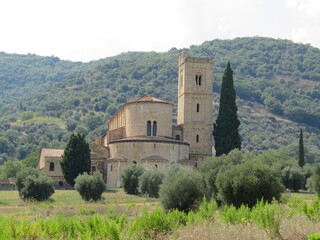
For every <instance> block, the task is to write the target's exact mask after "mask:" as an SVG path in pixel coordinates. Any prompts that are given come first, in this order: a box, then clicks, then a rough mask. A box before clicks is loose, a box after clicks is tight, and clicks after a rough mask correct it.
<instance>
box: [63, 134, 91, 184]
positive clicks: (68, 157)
mask: <svg viewBox="0 0 320 240" xmlns="http://www.w3.org/2000/svg"><path fill="white" fill-rule="evenodd" d="M60 165H61V170H62V173H63V176H64V178H65V179H66V181H67V183H69V184H70V185H71V186H74V184H75V181H74V180H75V178H76V177H78V175H79V174H83V173H84V172H86V173H90V170H91V159H90V148H89V144H88V143H87V141H86V140H85V138H84V136H83V135H82V134H80V133H78V134H74V133H72V134H71V136H70V138H69V141H68V143H67V146H66V149H65V150H64V153H63V155H62V160H61V162H60Z"/></svg>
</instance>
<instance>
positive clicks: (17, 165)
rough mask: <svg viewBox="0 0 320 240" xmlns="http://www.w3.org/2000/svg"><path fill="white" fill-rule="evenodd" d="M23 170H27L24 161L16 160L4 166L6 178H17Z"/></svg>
mask: <svg viewBox="0 0 320 240" xmlns="http://www.w3.org/2000/svg"><path fill="white" fill-rule="evenodd" d="M23 168H25V165H24V164H23V162H22V161H18V160H14V161H7V162H5V163H4V164H3V172H4V174H5V178H11V177H16V176H17V173H18V172H19V171H20V170H21V169H23Z"/></svg>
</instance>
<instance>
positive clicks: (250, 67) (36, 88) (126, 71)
mask: <svg viewBox="0 0 320 240" xmlns="http://www.w3.org/2000/svg"><path fill="white" fill-rule="evenodd" d="M181 51H188V52H189V54H190V56H194V57H210V58H213V59H214V62H215V64H214V69H213V78H214V79H213V85H214V87H213V90H214V101H215V102H219V94H218V93H219V92H220V90H221V79H222V75H223V72H224V69H225V63H226V62H227V61H228V59H230V60H232V67H233V70H234V78H235V89H236V92H237V96H238V98H237V106H238V108H239V111H238V116H239V119H241V125H240V127H239V132H240V135H241V142H242V144H241V148H242V149H246V150H249V151H257V152H260V151H263V150H267V149H278V148H280V147H282V146H287V145H289V144H292V143H294V144H296V142H297V141H296V139H297V129H299V127H302V128H303V133H304V140H305V142H304V143H305V162H306V163H312V162H315V161H319V157H318V156H319V155H320V137H319V136H320V130H319V128H320V102H319V101H320V67H319V64H318V63H319V62H320V50H319V49H317V48H314V47H312V46H310V45H305V44H296V43H293V42H291V41H287V40H275V39H271V38H260V37H253V38H236V39H233V40H213V41H207V42H204V43H203V44H201V45H199V46H190V48H189V49H176V48H172V49H170V50H169V51H168V52H164V53H156V52H129V53H123V54H120V55H118V56H114V57H110V58H105V59H101V60H99V61H93V62H90V63H73V62H69V61H62V60H60V59H58V58H56V57H39V56H36V55H32V54H29V55H18V54H6V53H0V143H1V144H0V164H3V163H4V162H6V161H8V160H9V159H19V160H23V159H25V158H27V157H28V156H29V154H31V153H32V152H38V153H39V152H40V149H41V148H44V147H46V148H61V147H62V148H64V147H65V146H66V143H67V141H68V139H69V137H70V134H71V132H73V131H78V132H81V133H82V134H85V135H86V138H87V140H91V139H92V138H93V137H96V136H99V135H102V134H104V133H105V131H106V128H105V122H106V120H108V119H109V118H110V117H111V115H112V114H114V113H115V112H116V111H117V109H118V108H119V107H120V106H121V105H122V104H123V102H124V101H126V100H131V99H133V98H137V97H142V96H145V95H153V96H155V97H158V98H162V99H165V100H167V101H170V102H172V103H174V104H175V107H174V113H176V110H177V108H176V107H177V106H176V103H177V78H178V76H177V65H176V63H177V59H178V56H179V52H181ZM215 106H216V105H215ZM24 112H27V114H24ZM213 112H214V119H216V117H217V109H215V110H214V111H213ZM30 116H31V117H32V118H29V117H30ZM174 116H175V114H174ZM26 117H27V119H26ZM28 118H29V119H28ZM174 121H175V119H174ZM288 148H290V151H291V146H289V147H288ZM297 149H298V148H297V147H296V149H295V157H296V156H297V154H298V153H297Z"/></svg>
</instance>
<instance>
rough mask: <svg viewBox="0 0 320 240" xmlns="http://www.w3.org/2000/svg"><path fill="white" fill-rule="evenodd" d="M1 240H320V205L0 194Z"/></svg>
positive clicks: (312, 201) (112, 193)
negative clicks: (194, 204)
mask: <svg viewBox="0 0 320 240" xmlns="http://www.w3.org/2000/svg"><path fill="white" fill-rule="evenodd" d="M0 199H1V201H0V213H1V215H0V226H1V228H0V239H290V240H295V239H319V233H320V200H319V198H318V197H317V196H315V195H314V194H311V193H294V194H293V193H285V194H284V195H283V197H282V198H281V200H280V202H277V201H274V202H272V203H267V202H264V201H263V200H261V201H259V202H258V204H256V205H255V206H254V207H253V208H249V207H247V206H245V205H241V206H240V207H239V208H236V207H234V206H233V205H230V206H226V205H225V206H223V205H222V206H218V204H217V203H216V202H215V201H213V200H211V201H207V200H206V199H205V198H203V199H202V201H201V202H200V203H199V207H198V208H197V210H194V211H193V210H191V211H189V212H185V211H179V210H171V211H167V212H166V211H165V210H164V209H163V208H162V207H161V206H160V205H159V202H158V200H157V199H153V198H146V197H142V196H133V195H128V194H126V193H124V192H123V190H122V189H116V190H109V191H108V192H105V193H104V194H103V199H102V200H100V201H98V202H85V201H83V200H82V199H81V197H80V196H79V194H78V193H77V192H76V191H56V193H55V194H54V195H53V196H52V198H50V199H49V200H47V201H45V202H42V203H39V202H24V201H22V200H21V199H20V198H19V195H18V193H17V192H0Z"/></svg>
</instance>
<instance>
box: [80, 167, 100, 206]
mask: <svg viewBox="0 0 320 240" xmlns="http://www.w3.org/2000/svg"><path fill="white" fill-rule="evenodd" d="M74 188H75V189H76V190H77V191H78V192H79V194H80V195H81V197H82V199H83V200H85V201H90V200H93V201H98V200H100V199H101V195H102V193H103V192H104V191H105V190H106V184H105V182H104V181H103V179H102V175H101V173H99V172H95V173H94V174H93V175H88V174H87V173H84V174H82V175H81V174H80V175H79V176H78V177H77V178H76V179H75V185H74Z"/></svg>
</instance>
